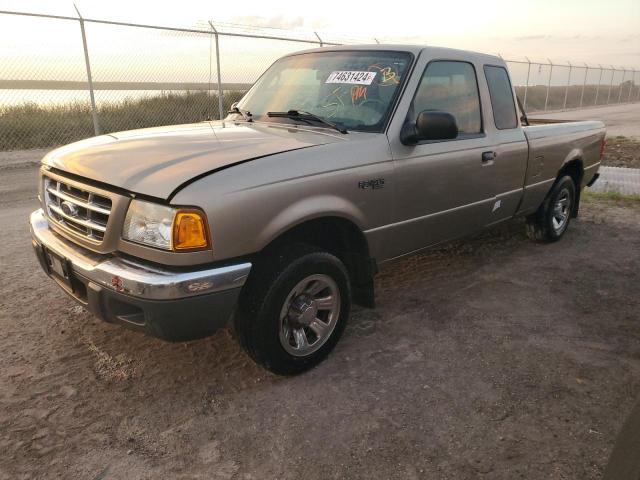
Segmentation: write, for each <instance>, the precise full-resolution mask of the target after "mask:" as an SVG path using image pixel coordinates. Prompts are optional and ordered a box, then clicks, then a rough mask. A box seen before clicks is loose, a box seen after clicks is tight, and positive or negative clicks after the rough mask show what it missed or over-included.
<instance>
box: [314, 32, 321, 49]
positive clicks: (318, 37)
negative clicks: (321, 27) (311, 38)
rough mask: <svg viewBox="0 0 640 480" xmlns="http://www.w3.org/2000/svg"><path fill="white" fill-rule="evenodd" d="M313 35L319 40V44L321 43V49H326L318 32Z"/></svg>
mask: <svg viewBox="0 0 640 480" xmlns="http://www.w3.org/2000/svg"><path fill="white" fill-rule="evenodd" d="M313 34H314V35H315V36H316V38H317V39H318V42H319V43H320V48H322V47H324V44H323V43H322V39H321V38H320V35H318V32H313Z"/></svg>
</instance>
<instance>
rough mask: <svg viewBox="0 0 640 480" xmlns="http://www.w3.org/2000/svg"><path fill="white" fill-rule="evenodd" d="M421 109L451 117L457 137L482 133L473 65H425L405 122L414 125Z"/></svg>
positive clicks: (448, 62)
mask: <svg viewBox="0 0 640 480" xmlns="http://www.w3.org/2000/svg"><path fill="white" fill-rule="evenodd" d="M424 110H440V111H443V112H448V113H450V114H452V115H453V116H454V117H455V119H456V123H457V124H458V131H459V135H458V138H460V137H462V138H464V137H465V136H468V135H477V134H479V133H482V115H481V113H480V96H479V94H478V80H477V78H476V72H475V69H474V68H473V65H471V64H470V63H467V62H457V61H448V60H447V61H444V60H437V61H434V62H431V63H429V65H427V68H426V69H425V71H424V73H423V75H422V79H421V80H420V85H419V86H418V90H417V91H416V95H415V97H414V99H413V102H412V103H411V107H410V109H409V118H408V120H409V121H412V122H415V121H416V118H417V116H418V114H419V113H420V112H422V111H424Z"/></svg>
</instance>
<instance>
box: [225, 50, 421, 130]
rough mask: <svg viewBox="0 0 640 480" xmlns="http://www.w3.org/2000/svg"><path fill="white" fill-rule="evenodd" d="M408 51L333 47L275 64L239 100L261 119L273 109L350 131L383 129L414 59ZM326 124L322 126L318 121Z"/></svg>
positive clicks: (287, 119)
mask: <svg viewBox="0 0 640 480" xmlns="http://www.w3.org/2000/svg"><path fill="white" fill-rule="evenodd" d="M411 59H412V57H411V55H410V54H409V53H406V52H385V51H379V52H378V51H362V50H361V51H333V52H331V51H329V52H316V53H305V54H301V55H293V56H290V57H285V58H282V59H280V60H278V61H277V62H276V63H274V64H273V65H272V66H271V68H269V70H267V71H266V72H265V74H264V75H262V77H260V79H259V80H258V81H257V82H256V84H255V85H254V86H253V87H252V88H251V90H249V92H247V94H246V95H245V96H244V98H243V99H242V100H241V101H240V102H239V103H238V107H239V108H241V109H243V110H247V111H249V112H251V114H252V116H253V118H254V119H255V120H262V121H272V122H273V121H278V122H287V123H295V120H294V119H291V118H282V117H279V118H269V117H267V113H268V112H287V111H289V110H299V111H304V112H309V113H312V114H314V115H317V116H319V117H322V118H323V119H325V120H328V121H330V122H332V123H335V124H338V125H340V126H343V127H346V128H347V129H349V130H361V131H367V132H380V131H382V130H383V129H384V126H385V123H386V121H387V118H388V116H389V114H390V111H391V107H392V105H393V102H394V100H395V98H396V96H397V94H398V92H399V91H400V86H401V84H402V82H403V81H404V77H405V74H406V72H407V69H408V67H409V64H410V63H411ZM318 125H320V124H318Z"/></svg>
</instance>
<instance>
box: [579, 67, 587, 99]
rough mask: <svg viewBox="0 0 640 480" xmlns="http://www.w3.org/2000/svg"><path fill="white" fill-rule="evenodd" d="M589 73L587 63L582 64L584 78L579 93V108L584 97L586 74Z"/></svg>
mask: <svg viewBox="0 0 640 480" xmlns="http://www.w3.org/2000/svg"><path fill="white" fill-rule="evenodd" d="M588 73H589V65H587V64H586V63H585V64H584V80H583V81H582V92H581V93H580V108H582V100H583V99H584V87H585V86H586V85H587V74H588Z"/></svg>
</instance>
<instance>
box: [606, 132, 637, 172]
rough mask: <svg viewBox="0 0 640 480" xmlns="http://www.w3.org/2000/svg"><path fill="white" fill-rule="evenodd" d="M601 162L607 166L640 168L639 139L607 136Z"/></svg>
mask: <svg viewBox="0 0 640 480" xmlns="http://www.w3.org/2000/svg"><path fill="white" fill-rule="evenodd" d="M602 164H603V165H606V166H608V167H626V168H640V140H635V139H633V138H627V137H610V138H607V146H606V148H605V149H604V157H603V158H602Z"/></svg>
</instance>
